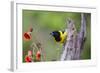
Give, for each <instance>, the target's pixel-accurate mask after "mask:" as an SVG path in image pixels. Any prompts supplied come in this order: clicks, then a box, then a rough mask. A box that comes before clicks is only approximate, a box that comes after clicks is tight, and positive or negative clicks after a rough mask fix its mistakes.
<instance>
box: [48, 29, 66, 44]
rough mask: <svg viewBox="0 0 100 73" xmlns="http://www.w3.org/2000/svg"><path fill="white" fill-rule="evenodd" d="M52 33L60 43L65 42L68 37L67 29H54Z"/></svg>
mask: <svg viewBox="0 0 100 73" xmlns="http://www.w3.org/2000/svg"><path fill="white" fill-rule="evenodd" d="M50 35H52V36H53V37H54V38H55V40H56V42H59V43H64V42H65V40H66V38H67V32H65V31H53V32H51V33H50Z"/></svg>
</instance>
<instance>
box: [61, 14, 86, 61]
mask: <svg viewBox="0 0 100 73" xmlns="http://www.w3.org/2000/svg"><path fill="white" fill-rule="evenodd" d="M67 24H68V30H67V31H66V32H67V33H68V36H67V39H66V41H65V43H64V45H63V52H62V54H61V58H60V60H61V61H64V60H78V59H80V55H81V50H82V48H83V44H84V39H85V38H86V19H85V16H84V14H83V13H82V14H81V28H80V32H79V34H78V33H77V32H76V27H75V24H74V21H73V20H71V19H68V21H67Z"/></svg>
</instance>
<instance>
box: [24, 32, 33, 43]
mask: <svg viewBox="0 0 100 73" xmlns="http://www.w3.org/2000/svg"><path fill="white" fill-rule="evenodd" d="M31 38H32V36H31V32H25V33H24V40H27V41H28V40H31Z"/></svg>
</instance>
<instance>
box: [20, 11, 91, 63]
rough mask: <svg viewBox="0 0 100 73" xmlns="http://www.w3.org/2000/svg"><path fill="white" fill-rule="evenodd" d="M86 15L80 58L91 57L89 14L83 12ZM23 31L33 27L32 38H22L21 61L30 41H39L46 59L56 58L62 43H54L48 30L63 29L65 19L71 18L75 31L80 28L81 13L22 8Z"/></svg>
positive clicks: (65, 25) (58, 55)
mask: <svg viewBox="0 0 100 73" xmlns="http://www.w3.org/2000/svg"><path fill="white" fill-rule="evenodd" d="M85 14H86V16H87V24H86V26H87V29H86V31H87V36H86V37H87V39H86V42H85V45H84V49H83V51H82V54H81V59H91V25H90V24H91V23H90V22H91V14H90V13H85ZM22 18H23V33H24V32H26V31H28V30H29V28H30V27H33V32H32V40H31V41H24V40H23V62H25V61H24V58H25V55H26V54H27V51H28V50H30V49H31V48H30V45H31V43H32V42H37V41H39V42H41V43H42V46H43V49H44V50H45V52H46V61H52V60H58V61H59V59H60V55H61V53H62V45H61V44H59V43H56V42H55V40H54V38H53V37H52V36H50V32H52V31H54V30H64V29H66V28H67V23H66V21H67V19H68V18H71V19H72V20H74V22H75V26H76V28H77V32H78V31H79V30H80V24H81V13H76V12H56V11H36V10H23V12H22Z"/></svg>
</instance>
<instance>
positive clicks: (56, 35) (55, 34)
mask: <svg viewBox="0 0 100 73" xmlns="http://www.w3.org/2000/svg"><path fill="white" fill-rule="evenodd" d="M50 35H52V36H53V37H54V38H55V40H56V41H58V42H59V41H60V40H61V38H60V32H59V31H53V32H51V33H50Z"/></svg>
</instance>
